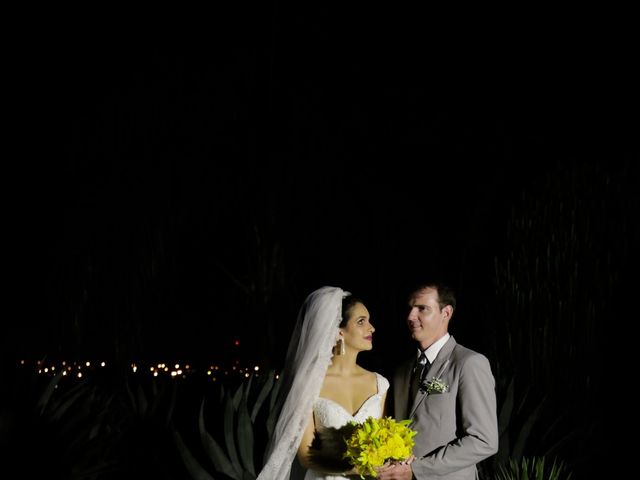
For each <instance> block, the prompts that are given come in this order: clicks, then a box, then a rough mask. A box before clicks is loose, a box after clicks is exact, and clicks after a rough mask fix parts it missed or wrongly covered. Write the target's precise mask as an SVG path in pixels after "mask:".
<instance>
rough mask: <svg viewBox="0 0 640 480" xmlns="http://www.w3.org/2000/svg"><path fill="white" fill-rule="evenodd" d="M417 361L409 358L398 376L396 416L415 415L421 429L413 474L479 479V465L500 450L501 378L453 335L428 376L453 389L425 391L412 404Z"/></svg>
mask: <svg viewBox="0 0 640 480" xmlns="http://www.w3.org/2000/svg"><path fill="white" fill-rule="evenodd" d="M415 361H416V359H415V357H413V358H411V359H409V360H407V361H406V362H405V363H403V364H402V365H401V366H400V367H399V368H398V370H397V371H396V373H395V375H394V377H393V400H394V416H395V418H396V419H398V420H401V419H405V418H410V419H411V420H412V421H413V423H412V428H413V429H414V430H417V431H418V434H417V435H416V436H415V437H414V440H415V442H416V445H415V447H414V449H413V453H414V455H415V456H416V457H417V459H416V460H415V461H414V462H413V464H412V465H411V468H412V470H413V474H414V475H415V477H416V478H417V479H418V480H435V479H438V480H474V479H476V478H477V475H478V474H477V469H476V464H477V463H478V462H480V461H481V460H484V459H485V458H487V457H490V456H491V455H493V454H495V453H496V452H497V451H498V416H497V407H496V393H495V380H494V378H493V374H492V373H491V366H490V364H489V361H488V360H487V358H486V357H485V356H484V355H482V354H480V353H477V352H474V351H473V350H469V349H468V348H465V347H463V346H462V345H458V344H457V343H456V341H455V340H454V338H453V336H452V337H450V338H449V340H447V343H445V344H444V346H443V347H442V349H441V350H440V351H439V352H438V356H437V357H436V359H435V361H434V362H433V365H431V368H430V369H429V372H428V373H427V375H426V377H425V381H429V380H431V379H433V378H434V377H439V378H440V379H441V380H442V381H443V382H444V383H445V384H446V385H447V386H448V391H447V392H444V393H429V394H427V393H426V392H425V391H424V389H422V390H419V391H418V393H417V394H416V397H415V398H414V399H413V401H412V402H411V403H412V405H411V406H409V405H408V402H409V398H408V396H409V389H410V388H409V387H410V382H411V377H412V373H411V372H412V370H413V366H414V365H415Z"/></svg>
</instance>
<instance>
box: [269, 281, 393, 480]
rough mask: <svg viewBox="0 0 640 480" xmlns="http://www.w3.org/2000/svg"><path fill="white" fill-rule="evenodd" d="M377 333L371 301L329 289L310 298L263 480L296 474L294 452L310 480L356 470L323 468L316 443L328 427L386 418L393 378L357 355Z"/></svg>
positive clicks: (291, 353)
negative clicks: (314, 452)
mask: <svg viewBox="0 0 640 480" xmlns="http://www.w3.org/2000/svg"><path fill="white" fill-rule="evenodd" d="M373 332H375V328H374V327H373V325H372V324H371V322H370V317H369V311H368V310H367V307H366V306H365V305H364V304H363V303H362V302H361V301H360V300H358V299H357V298H355V297H353V296H352V295H351V294H350V293H349V292H345V291H343V290H341V289H340V288H336V287H322V288H319V289H318V290H315V291H314V292H312V293H311V294H310V295H309V296H308V297H307V299H306V300H305V302H304V304H303V305H302V308H301V309H300V312H299V314H298V321H297V324H296V326H295V329H294V331H293V334H292V336H291V341H290V343H289V349H288V350H287V357H286V361H285V367H284V370H283V372H282V377H281V380H280V381H281V382H283V383H282V385H281V387H280V390H279V397H278V400H277V402H276V408H280V414H279V416H278V421H277V423H276V426H275V429H274V431H273V435H272V437H271V440H270V442H269V445H268V446H267V453H266V457H265V459H266V462H265V465H264V467H263V469H262V471H261V472H260V474H259V475H258V480H286V479H289V478H294V475H295V474H294V473H291V472H292V466H293V467H296V465H293V463H294V457H297V459H298V461H299V465H301V466H302V467H304V468H305V469H307V471H306V474H305V476H304V479H305V480H311V479H324V480H333V479H336V480H337V479H346V478H348V477H347V475H357V472H356V471H355V469H352V470H348V471H342V472H331V471H324V470H326V468H327V467H321V466H319V465H317V464H314V462H313V459H312V455H311V452H310V445H311V443H312V441H313V439H314V435H315V433H316V432H317V431H318V429H321V428H323V427H332V428H339V427H342V426H344V425H346V424H347V423H348V422H350V421H352V420H355V421H357V422H362V421H364V420H365V419H366V418H367V417H370V416H372V417H376V418H381V417H382V416H383V414H384V406H385V400H386V394H387V390H388V388H389V382H388V381H387V379H386V378H384V377H383V376H382V375H380V374H378V373H375V372H370V371H368V370H365V369H364V368H362V367H361V366H360V365H358V364H357V363H356V360H357V357H358V353H360V352H362V351H366V350H371V349H372V348H373ZM299 465H298V466H299ZM294 471H296V468H294Z"/></svg>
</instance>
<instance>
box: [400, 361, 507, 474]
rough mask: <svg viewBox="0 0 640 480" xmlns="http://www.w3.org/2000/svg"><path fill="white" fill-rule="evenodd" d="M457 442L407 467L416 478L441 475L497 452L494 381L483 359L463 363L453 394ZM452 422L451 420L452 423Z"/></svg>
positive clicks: (487, 362) (472, 463) (468, 465)
mask: <svg viewBox="0 0 640 480" xmlns="http://www.w3.org/2000/svg"><path fill="white" fill-rule="evenodd" d="M457 403H458V406H459V418H457V419H456V427H457V431H459V432H460V434H459V436H458V438H456V439H455V440H454V441H452V442H451V443H449V444H447V445H444V446H442V447H440V448H438V449H437V450H436V451H435V452H433V453H432V454H430V455H427V456H425V457H423V458H421V459H419V460H417V461H416V462H414V463H413V464H412V465H411V466H412V469H413V471H414V473H415V475H416V477H417V478H421V477H423V476H424V477H428V476H429V475H445V474H447V473H451V472H455V471H457V470H461V469H463V468H467V467H470V466H472V465H475V464H477V463H479V462H480V461H482V460H484V459H485V458H487V457H490V456H491V455H493V454H495V453H496V452H497V451H498V421H497V407H496V393H495V380H494V377H493V375H492V373H491V366H490V365H489V361H488V360H487V358H486V357H484V356H483V355H479V354H478V355H472V356H470V357H467V358H466V359H465V363H464V365H463V366H462V369H461V373H460V380H459V386H458V393H457ZM452 421H453V419H452Z"/></svg>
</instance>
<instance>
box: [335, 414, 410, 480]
mask: <svg viewBox="0 0 640 480" xmlns="http://www.w3.org/2000/svg"><path fill="white" fill-rule="evenodd" d="M409 423H411V421H410V420H400V421H396V420H394V419H393V418H391V417H384V418H380V419H378V418H373V417H369V418H367V419H366V420H365V421H364V422H362V423H356V422H351V425H352V426H353V427H355V428H354V429H353V431H352V433H351V435H350V436H348V437H347V438H346V442H347V451H346V452H345V453H344V455H343V458H345V459H348V460H349V463H350V464H351V465H353V466H354V467H355V468H356V470H357V471H358V473H359V474H360V478H364V475H369V476H371V477H376V476H377V473H376V471H375V467H380V466H382V465H383V464H384V463H385V462H387V461H389V460H405V459H407V458H409V457H410V456H411V452H412V450H413V446H414V444H415V442H414V440H413V437H414V436H415V435H416V434H417V433H418V432H416V431H415V430H412V429H411V428H409V426H408V425H409Z"/></svg>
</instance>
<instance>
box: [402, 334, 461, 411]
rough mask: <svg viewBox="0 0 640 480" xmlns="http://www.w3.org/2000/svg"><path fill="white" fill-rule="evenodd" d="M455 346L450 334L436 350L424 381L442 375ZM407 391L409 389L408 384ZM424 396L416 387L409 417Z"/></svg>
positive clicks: (425, 395)
mask: <svg viewBox="0 0 640 480" xmlns="http://www.w3.org/2000/svg"><path fill="white" fill-rule="evenodd" d="M455 346H456V341H455V340H454V338H453V336H451V337H450V338H449V340H447V342H446V343H445V344H444V345H443V346H442V348H441V349H440V351H439V352H438V355H437V356H436V359H435V360H434V361H433V363H432V364H431V367H430V368H429V371H428V372H427V375H426V376H425V377H424V380H425V381H428V380H430V379H432V378H435V377H439V376H441V375H442V373H443V372H444V370H445V369H446V367H447V366H448V364H449V357H450V356H451V352H453V349H454V347H455ZM407 391H409V390H408V386H407ZM426 397H427V394H426V393H425V392H423V391H422V390H421V389H419V388H418V393H416V397H415V398H414V399H413V405H412V406H411V412H410V414H409V418H413V417H414V415H415V413H416V410H417V409H418V407H419V406H420V404H421V403H422V402H423V401H424V399H425V398H426Z"/></svg>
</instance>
